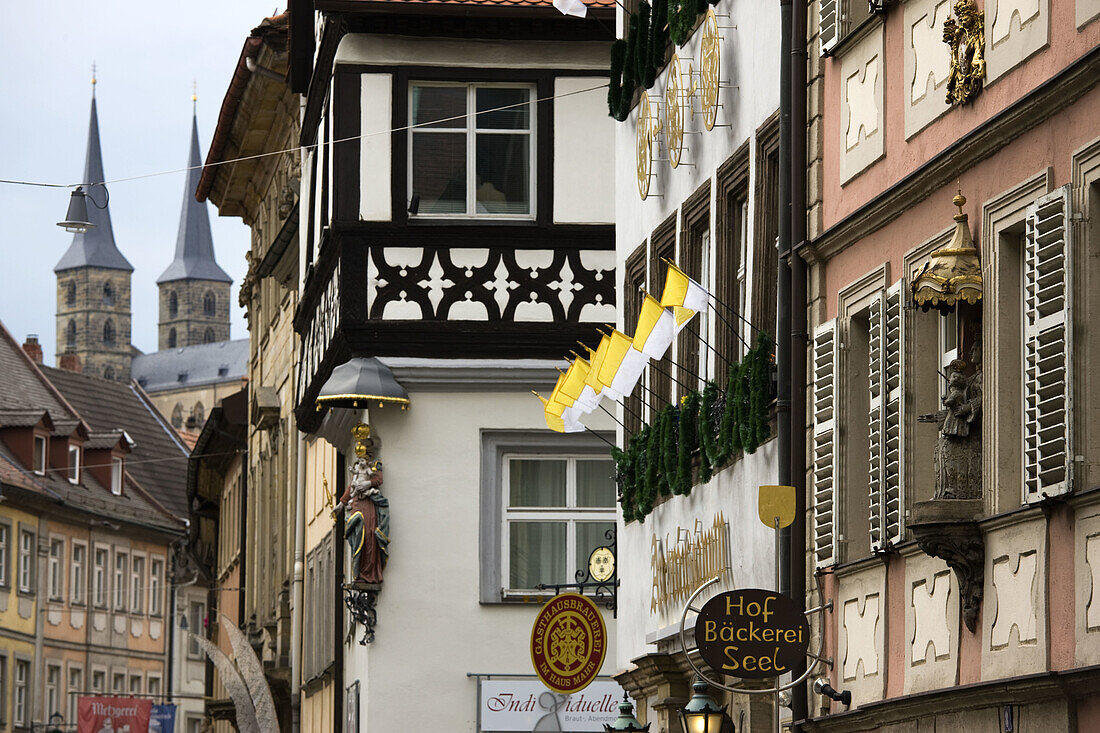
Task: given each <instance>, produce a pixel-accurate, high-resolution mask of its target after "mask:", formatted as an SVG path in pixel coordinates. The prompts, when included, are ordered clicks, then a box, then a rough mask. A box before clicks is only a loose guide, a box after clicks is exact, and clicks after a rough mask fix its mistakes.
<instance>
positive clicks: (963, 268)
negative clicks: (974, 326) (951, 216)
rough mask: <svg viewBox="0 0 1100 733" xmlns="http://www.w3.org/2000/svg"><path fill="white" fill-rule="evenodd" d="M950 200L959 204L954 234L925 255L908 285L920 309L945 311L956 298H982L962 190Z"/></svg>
mask: <svg viewBox="0 0 1100 733" xmlns="http://www.w3.org/2000/svg"><path fill="white" fill-rule="evenodd" d="M952 203H953V204H955V206H957V207H959V213H957V214H955V234H954V236H952V237H951V241H950V242H948V243H947V244H946V245H944V246H943V247H940V248H939V249H937V250H936V251H934V252H933V253H932V254H931V255H929V258H928V262H926V263H925V264H924V267H922V268H921V271H920V273H919V274H918V275H917V277H916V278H914V279H913V283H912V286H911V287H912V290H913V303H914V304H916V305H917V307H919V308H920V309H921V310H924V311H927V310H928V309H930V308H935V309H936V310H938V311H940V312H941V313H943V314H945V315H946V314H947V313H950V312H951V311H953V310H955V307H956V305H957V304H958V302H959V301H966V302H967V303H969V304H970V305H974V304H976V303H977V302H978V301H979V300H981V298H982V266H981V263H980V262H979V261H978V250H977V248H976V247H975V246H974V239H973V237H971V235H970V224H969V223H968V222H967V220H966V214H965V213H963V210H962V209H963V206H964V205H965V204H966V197H965V196H963V195H962V191H959V193H958V194H957V195H956V196H955V198H954V199H952Z"/></svg>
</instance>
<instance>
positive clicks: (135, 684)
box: [130, 674, 141, 695]
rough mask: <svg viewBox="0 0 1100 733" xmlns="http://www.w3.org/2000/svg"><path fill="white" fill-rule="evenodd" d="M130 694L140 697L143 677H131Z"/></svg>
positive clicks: (134, 675)
mask: <svg viewBox="0 0 1100 733" xmlns="http://www.w3.org/2000/svg"><path fill="white" fill-rule="evenodd" d="M130 694H131V695H140V694H141V675H140V674H131V675H130Z"/></svg>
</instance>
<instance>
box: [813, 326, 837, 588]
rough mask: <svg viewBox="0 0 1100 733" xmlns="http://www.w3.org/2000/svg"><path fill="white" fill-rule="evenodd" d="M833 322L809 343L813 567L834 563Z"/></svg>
mask: <svg viewBox="0 0 1100 733" xmlns="http://www.w3.org/2000/svg"><path fill="white" fill-rule="evenodd" d="M836 355H837V348H836V319H833V320H831V321H828V322H826V323H823V324H822V325H820V326H818V327H817V328H816V329H815V330H814V340H813V365H812V369H813V411H814V413H813V491H814V493H813V500H814V504H813V506H814V516H813V532H814V534H813V543H814V545H813V546H814V561H815V564H816V566H817V567H825V566H827V565H835V564H836V561H837V542H836V522H835V512H834V506H835V498H836V489H835V487H836V421H835V414H836V413H835V410H834V397H835V395H836Z"/></svg>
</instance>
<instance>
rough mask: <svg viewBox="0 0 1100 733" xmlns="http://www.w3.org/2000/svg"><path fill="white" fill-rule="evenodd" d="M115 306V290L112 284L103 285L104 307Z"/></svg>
mask: <svg viewBox="0 0 1100 733" xmlns="http://www.w3.org/2000/svg"><path fill="white" fill-rule="evenodd" d="M114 304H115V289H114V288H112V287H111V283H103V305H114Z"/></svg>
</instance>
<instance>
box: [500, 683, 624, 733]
mask: <svg viewBox="0 0 1100 733" xmlns="http://www.w3.org/2000/svg"><path fill="white" fill-rule="evenodd" d="M622 699H623V690H622V688H621V687H619V685H618V684H617V683H615V682H611V681H610V680H596V681H595V682H593V683H592V684H590V685H589V686H588V687H586V688H585V689H584V690H583V691H581V692H574V693H572V694H570V695H567V694H563V693H560V692H554V691H552V690H548V689H546V685H544V684H542V683H541V682H539V681H538V680H532V679H527V680H483V681H482V683H481V689H480V699H479V701H478V705H479V707H480V716H479V717H480V719H481V728H480V730H481V731H483V732H484V733H497V732H500V733H503V732H505V731H506V732H507V733H521V732H524V731H536V730H538V731H543V730H545V731H568V732H569V733H589V732H590V731H592V732H597V731H600V732H602V731H603V730H604V727H603V726H604V724H605V723H606V724H608V725H610V724H611V723H614V722H615V719H616V718H617V717H618V715H619V701H620V700H622Z"/></svg>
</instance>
